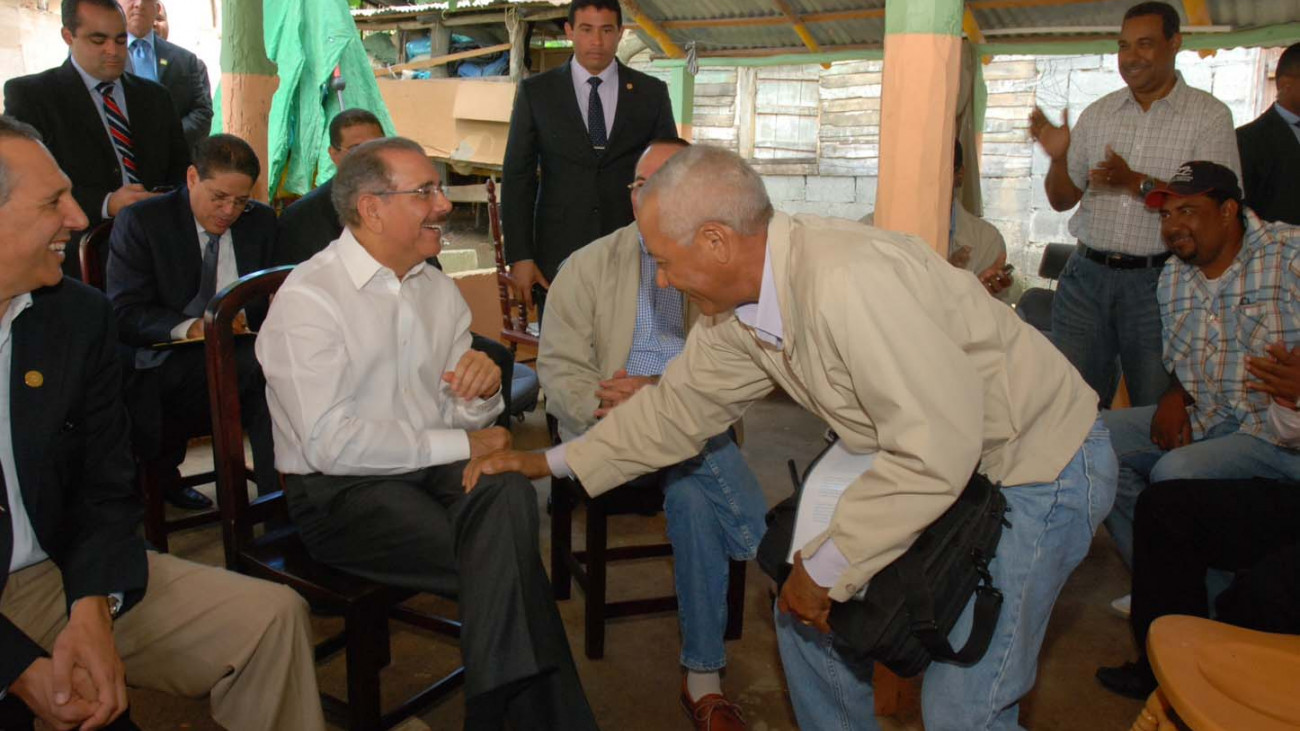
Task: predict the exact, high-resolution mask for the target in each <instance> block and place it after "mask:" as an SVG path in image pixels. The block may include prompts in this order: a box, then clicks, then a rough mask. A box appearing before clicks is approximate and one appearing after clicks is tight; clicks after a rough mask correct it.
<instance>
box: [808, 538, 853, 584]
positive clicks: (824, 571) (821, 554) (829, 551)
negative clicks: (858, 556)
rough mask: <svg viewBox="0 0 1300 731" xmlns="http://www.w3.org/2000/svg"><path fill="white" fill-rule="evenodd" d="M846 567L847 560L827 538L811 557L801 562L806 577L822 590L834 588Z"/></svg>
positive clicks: (832, 541) (847, 564)
mask: <svg viewBox="0 0 1300 731" xmlns="http://www.w3.org/2000/svg"><path fill="white" fill-rule="evenodd" d="M848 567H849V560H848V559H847V558H845V557H844V554H843V553H840V549H839V547H837V546H836V545H835V541H834V540H832V539H830V538H827V539H826V542H825V543H822V544H821V546H820V547H818V548H817V550H816V551H814V552H813V555H811V556H807V557H805V558H804V560H803V568H804V571H807V572H808V576H809V577H811V578H812V580H813V581H815V582H816V583H817V585H818V586H820V587H822V588H823V589H829V588H831V587H832V586H834V585H835V582H836V581H837V580H838V579H839V578H840V575H841V574H843V573H844V571H845V570H846V569H848Z"/></svg>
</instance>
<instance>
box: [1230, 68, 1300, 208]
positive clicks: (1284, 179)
mask: <svg viewBox="0 0 1300 731" xmlns="http://www.w3.org/2000/svg"><path fill="white" fill-rule="evenodd" d="M1237 148H1238V149H1239V150H1240V151H1241V182H1242V188H1243V189H1244V190H1245V191H1246V205H1247V206H1249V207H1250V209H1251V210H1253V211H1254V212H1255V213H1257V214H1259V217H1260V218H1262V219H1264V220H1265V221H1283V222H1286V223H1289V224H1292V225H1300V43H1293V44H1291V46H1290V47H1289V48H1287V49H1286V50H1285V51H1283V52H1282V56H1281V58H1279V59H1278V60H1277V103H1276V104H1274V105H1273V106H1272V107H1269V108H1268V109H1267V110H1265V111H1264V113H1263V114H1261V115H1259V118H1258V119H1256V120H1255V121H1253V122H1251V123H1250V124H1247V125H1245V126H1243V127H1240V128H1238V129H1237Z"/></svg>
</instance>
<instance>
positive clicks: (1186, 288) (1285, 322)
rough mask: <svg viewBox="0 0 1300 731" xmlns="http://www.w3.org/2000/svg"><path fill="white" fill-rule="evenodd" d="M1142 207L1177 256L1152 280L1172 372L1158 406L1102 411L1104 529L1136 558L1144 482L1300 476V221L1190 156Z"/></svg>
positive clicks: (1124, 551)
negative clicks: (1106, 445) (1275, 218)
mask: <svg viewBox="0 0 1300 731" xmlns="http://www.w3.org/2000/svg"><path fill="white" fill-rule="evenodd" d="M1146 204H1147V206H1149V207H1151V208H1155V209H1158V210H1159V212H1160V221H1161V223H1160V232H1161V236H1162V237H1163V239H1164V242H1165V246H1166V247H1168V249H1169V250H1170V251H1171V252H1172V253H1173V255H1174V258H1172V259H1170V261H1169V263H1168V264H1166V265H1165V267H1164V270H1163V271H1162V272H1161V274H1160V281H1159V285H1158V286H1157V289H1156V298H1157V300H1158V302H1159V305H1160V316H1161V320H1162V324H1163V333H1164V338H1163V340H1164V343H1163V345H1164V365H1165V367H1166V368H1167V369H1169V370H1170V371H1172V372H1173V374H1174V377H1173V380H1172V383H1171V385H1170V387H1169V389H1168V391H1166V392H1165V394H1164V395H1163V396H1162V397H1161V399H1160V401H1159V403H1158V404H1157V405H1155V406H1147V407H1138V408H1132V409H1121V410H1116V411H1109V412H1105V413H1104V414H1103V419H1104V420H1105V422H1106V425H1107V426H1108V427H1109V428H1110V430H1111V441H1112V443H1113V445H1114V447H1115V453H1116V454H1117V455H1118V456H1119V460H1120V474H1119V489H1118V491H1117V493H1116V497H1115V506H1114V508H1113V509H1112V510H1111V513H1110V516H1109V517H1107V519H1106V527H1107V528H1108V529H1109V530H1110V532H1111V535H1112V536H1113V537H1114V539H1115V543H1116V544H1117V545H1118V546H1119V549H1120V553H1121V554H1122V555H1123V557H1124V560H1125V562H1126V563H1128V564H1129V565H1130V566H1133V565H1134V563H1133V552H1134V529H1133V521H1134V511H1135V508H1136V505H1137V500H1138V495H1139V494H1140V493H1142V491H1143V490H1145V489H1146V488H1147V487H1148V486H1149V485H1151V484H1153V483H1157V482H1164V481H1167V480H1180V479H1183V480H1185V479H1214V480H1229V479H1238V478H1253V477H1261V478H1265V479H1271V480H1288V481H1292V482H1295V481H1300V451H1296V450H1295V447H1297V446H1300V413H1297V411H1296V397H1297V396H1300V394H1297V393H1294V390H1295V387H1294V385H1288V384H1291V383H1293V381H1291V379H1290V377H1288V375H1287V374H1288V372H1289V371H1291V370H1295V369H1300V274H1297V272H1300V228H1298V227H1296V226H1290V225H1286V224H1277V223H1265V222H1263V221H1261V220H1260V219H1259V217H1258V216H1257V215H1255V213H1254V211H1251V210H1250V209H1249V208H1246V207H1245V206H1244V205H1243V204H1242V193H1241V187H1240V186H1239V185H1238V182H1237V176H1236V174H1235V173H1233V172H1232V171H1231V170H1229V169H1228V168H1226V167H1224V166H1222V165H1218V164H1216V163H1212V162H1203V161H1196V162H1189V163H1185V164H1184V165H1182V166H1181V167H1180V168H1179V169H1178V171H1177V173H1176V174H1175V175H1173V176H1172V177H1171V178H1170V180H1169V182H1167V183H1165V184H1163V185H1160V186H1158V187H1156V188H1155V189H1154V190H1152V191H1151V192H1150V193H1148V195H1147V196H1146ZM1225 498H1227V499H1231V498H1229V497H1228V496H1225ZM1263 517H1264V516H1261V518H1263ZM1134 599H1135V601H1134V603H1133V606H1132V611H1133V618H1134V620H1135V621H1136V620H1137V617H1138V615H1139V614H1140V613H1141V612H1140V608H1139V606H1138V603H1139V602H1138V601H1137V597H1136V596H1135V597H1134ZM1148 622H1149V619H1148ZM1126 667H1127V666H1126ZM1107 670H1118V669H1114V668H1112V669H1107V668H1103V669H1102V671H1101V672H1099V673H1098V677H1099V678H1101V679H1102V682H1103V683H1104V684H1106V685H1107V687H1111V688H1112V689H1117V688H1116V687H1115V685H1116V684H1112V683H1111V682H1108V681H1107V679H1106V678H1105V677H1102V676H1103V675H1104V674H1105V672H1106V671H1107ZM1147 672H1148V673H1149V670H1148V671H1147ZM1120 692H1123V691H1122V690H1121V691H1120ZM1133 692H1134V694H1136V693H1137V692H1139V691H1138V690H1137V689H1136V688H1134V690H1133Z"/></svg>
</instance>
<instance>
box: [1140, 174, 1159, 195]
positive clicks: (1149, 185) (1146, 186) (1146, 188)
mask: <svg viewBox="0 0 1300 731" xmlns="http://www.w3.org/2000/svg"><path fill="white" fill-rule="evenodd" d="M1155 189H1156V179H1155V178H1153V177H1151V176H1150V175H1146V176H1143V178H1142V182H1141V183H1139V184H1138V197H1139V198H1141V199H1142V200H1146V198H1147V195H1148V194H1150V193H1151V191H1153V190H1155Z"/></svg>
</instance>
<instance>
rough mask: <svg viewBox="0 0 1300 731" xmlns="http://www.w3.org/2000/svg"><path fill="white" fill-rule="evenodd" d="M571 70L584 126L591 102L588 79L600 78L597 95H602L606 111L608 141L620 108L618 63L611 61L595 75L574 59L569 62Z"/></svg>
mask: <svg viewBox="0 0 1300 731" xmlns="http://www.w3.org/2000/svg"><path fill="white" fill-rule="evenodd" d="M569 70H570V72H572V74H573V93H574V94H576V95H577V97H578V111H580V112H582V124H583V125H584V126H586V124H587V106H588V102H589V101H590V100H591V84H588V83H587V79H590V78H591V77H593V76H598V77H600V86H599V87H597V89H596V93H597V94H599V95H600V106H601V108H602V109H604V110H605V138H606V139H608V138H609V135H610V134H612V133H613V132H614V110H615V108H617V107H618V62H617V61H611V62H610V64H609V65H608V66H606V67H605V70H604V71H601V72H600V73H598V74H593V73H591V72H590V71H588V70H587V69H585V68H583V67H582V64H580V63H578V61H577V59H573V60H570V61H569ZM590 131H591V130H588V132H590Z"/></svg>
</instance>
